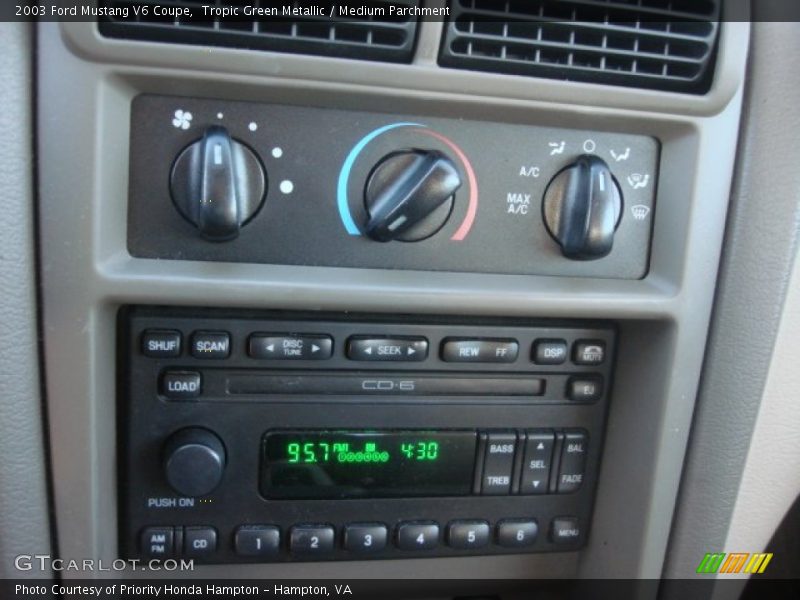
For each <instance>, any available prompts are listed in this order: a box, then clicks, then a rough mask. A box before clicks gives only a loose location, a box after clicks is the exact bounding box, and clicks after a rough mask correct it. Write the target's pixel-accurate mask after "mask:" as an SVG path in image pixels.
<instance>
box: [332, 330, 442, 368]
mask: <svg viewBox="0 0 800 600" xmlns="http://www.w3.org/2000/svg"><path fill="white" fill-rule="evenodd" d="M427 356H428V340H426V339H425V338H424V337H406V338H389V337H385V338H382V337H360V336H353V337H351V338H350V339H348V340H347V358H349V359H350V360H371V361H397V362H420V361H423V360H425V359H426V358H427Z"/></svg>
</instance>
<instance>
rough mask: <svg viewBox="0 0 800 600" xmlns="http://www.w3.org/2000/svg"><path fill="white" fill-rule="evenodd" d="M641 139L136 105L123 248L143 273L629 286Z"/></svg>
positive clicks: (284, 110) (645, 147)
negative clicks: (490, 277)
mask: <svg viewBox="0 0 800 600" xmlns="http://www.w3.org/2000/svg"><path fill="white" fill-rule="evenodd" d="M658 157H659V145H658V142H657V141H656V140H655V139H653V138H650V137H646V136H637V135H628V134H618V133H609V132H602V131H581V130H573V129H560V128H552V127H544V126H539V125H532V124H509V123H490V122H483V121H470V120H465V119H448V118H440V117H422V116H419V115H415V116H409V115H397V114H394V115H392V114H382V113H377V112H358V111H344V110H332V109H320V108H311V107H296V106H283V105H267V104H257V103H245V102H230V101H216V100H201V99H193V98H174V97H164V96H153V95H142V96H139V97H137V98H136V99H135V100H134V102H133V104H132V111H131V162H130V189H129V215H128V217H129V219H128V248H129V250H130V252H131V254H132V255H134V256H137V257H142V258H170V259H178V260H200V261H225V262H250V263H268V264H289V265H312V266H349V267H364V268H385V267H386V266H387V265H388V266H391V267H392V268H401V269H415V270H434V271H462V272H481V273H509V274H539V275H564V276H588V277H605V278H608V277H616V278H625V279H636V278H641V277H644V276H645V275H646V273H647V269H648V263H649V253H650V250H649V249H650V235H651V230H652V223H653V219H654V217H655V208H656V203H655V193H656V188H657V183H658V173H657V169H658Z"/></svg>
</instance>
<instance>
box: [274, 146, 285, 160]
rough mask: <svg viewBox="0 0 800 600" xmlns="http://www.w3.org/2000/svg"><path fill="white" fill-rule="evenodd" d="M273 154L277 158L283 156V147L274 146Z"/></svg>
mask: <svg viewBox="0 0 800 600" xmlns="http://www.w3.org/2000/svg"><path fill="white" fill-rule="evenodd" d="M272 156H274V157H275V158H280V157H281V156H283V148H280V147H278V146H276V147H275V148H273V149H272Z"/></svg>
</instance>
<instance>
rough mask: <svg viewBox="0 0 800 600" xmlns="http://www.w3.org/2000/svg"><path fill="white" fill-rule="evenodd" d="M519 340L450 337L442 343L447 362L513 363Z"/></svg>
mask: <svg viewBox="0 0 800 600" xmlns="http://www.w3.org/2000/svg"><path fill="white" fill-rule="evenodd" d="M517 354H519V344H518V343H517V340H510V339H492V340H470V339H457V338H448V339H446V340H445V341H444V344H443V345H442V360H444V361H446V362H479V363H512V362H514V361H515V360H517Z"/></svg>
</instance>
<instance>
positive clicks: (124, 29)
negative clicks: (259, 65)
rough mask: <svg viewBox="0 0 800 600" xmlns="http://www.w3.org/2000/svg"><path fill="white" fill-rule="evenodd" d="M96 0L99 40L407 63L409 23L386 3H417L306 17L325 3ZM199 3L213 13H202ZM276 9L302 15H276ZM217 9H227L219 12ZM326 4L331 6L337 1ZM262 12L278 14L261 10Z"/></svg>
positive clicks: (376, 2)
mask: <svg viewBox="0 0 800 600" xmlns="http://www.w3.org/2000/svg"><path fill="white" fill-rule="evenodd" d="M98 4H99V5H100V6H101V7H104V8H105V9H106V11H104V12H106V13H107V14H106V15H105V16H101V17H100V20H99V28H100V33H101V34H102V35H104V36H107V37H114V38H125V39H132V40H149V41H156V42H170V43H177V44H197V45H204V46H228V47H234V48H247V49H251V50H270V51H274V52H293V53H299V54H320V55H324V56H334V57H340V58H354V59H361V60H378V61H386V62H410V61H411V58H412V56H413V52H414V39H415V35H416V27H417V21H416V19H415V18H414V17H410V16H400V15H398V14H397V12H396V11H395V12H394V13H390V11H389V5H390V4H391V5H394V6H396V7H397V6H401V7H406V6H407V7H417V6H419V0H393V1H392V2H388V1H383V0H373V1H371V2H359V3H358V8H359V9H361V10H360V11H359V14H351V15H341V14H339V13H338V12H337V13H334V14H333V16H331V14H330V13H328V12H325V14H313V13H314V12H315V11H314V7H322V8H317V10H318V11H321V10H324V11H330V10H331V7H330V6H328V5H323V4H321V3H309V2H297V1H294V2H292V1H291V0H287V2H285V3H283V4H282V3H277V2H274V1H272V0H158V1H154V0H99V2H98ZM204 5H205V6H209V7H214V8H215V9H217V10H215V11H213V14H212V13H211V12H210V11H204V9H203V6H204ZM134 6H145V7H147V9H148V10H147V14H144V13H143V11H138V12H135V11H134ZM157 6H158V7H159V8H158V9H157V8H156V7H157ZM284 6H285V7H287V8H288V9H291V10H293V11H302V10H304V9H305V11H306V12H305V13H303V14H299V13H298V12H294V13H291V14H284V13H283V10H284ZM351 8H352V7H351ZM175 9H177V10H175ZM185 9H188V13H187V12H186V10H185ZM222 9H227V12H226V13H225V14H224V15H223V13H222ZM253 9H255V10H256V11H259V12H260V16H258V15H255V14H253V13H254V10H253ZM334 9H335V10H336V11H339V5H338V4H337V5H335V6H334ZM269 10H277V11H278V12H277V14H269V13H267V12H265V11H269ZM233 11H235V12H233ZM165 13H166V14H165ZM221 15H222V16H221Z"/></svg>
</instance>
